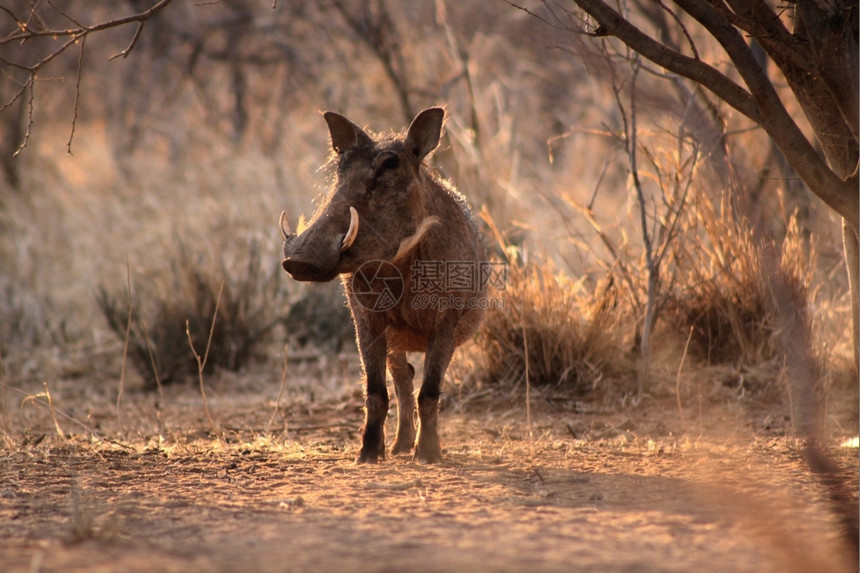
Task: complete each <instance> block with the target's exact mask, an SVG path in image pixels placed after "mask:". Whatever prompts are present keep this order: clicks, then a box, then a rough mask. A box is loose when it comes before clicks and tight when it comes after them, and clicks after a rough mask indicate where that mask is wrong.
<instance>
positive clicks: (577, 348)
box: [476, 260, 634, 396]
mask: <svg viewBox="0 0 860 573" xmlns="http://www.w3.org/2000/svg"><path fill="white" fill-rule="evenodd" d="M507 278H508V280H507V283H506V288H505V290H504V291H502V292H498V293H496V296H498V297H500V298H501V300H502V301H503V304H502V305H500V306H499V307H498V308H493V309H491V310H490V311H488V313H487V316H486V318H485V319H484V322H483V324H482V325H481V328H480V330H479V331H478V334H477V339H476V342H477V346H478V347H479V348H480V351H479V358H478V359H477V363H478V368H479V371H480V374H479V375H478V380H480V381H481V382H482V383H483V384H489V385H494V386H496V385H498V386H501V387H503V388H504V387H510V386H515V387H523V386H524V385H525V382H526V376H527V373H528V378H529V382H530V384H532V385H535V386H550V387H554V388H556V389H559V390H561V391H563V392H565V393H568V394H570V395H572V396H582V395H586V394H588V393H589V392H591V391H593V390H596V389H602V390H604V391H605V390H607V389H608V388H609V387H610V385H613V384H616V385H617V384H620V385H621V386H624V382H623V380H624V379H625V378H628V379H629V377H630V376H631V375H632V374H633V372H634V361H633V358H632V356H631V355H630V347H631V344H630V332H629V330H628V329H627V327H626V325H625V324H624V316H625V313H624V312H623V311H622V309H621V308H620V307H619V304H618V298H619V297H618V293H617V292H616V290H615V287H614V283H613V280H612V278H611V277H610V278H607V279H606V280H603V281H601V282H600V283H599V284H598V285H597V287H596V288H594V289H593V290H589V289H587V288H586V286H585V285H584V284H583V282H579V283H576V282H574V281H573V280H571V279H570V277H568V276H567V275H565V274H564V273H561V272H559V271H558V269H556V268H555V267H554V265H553V264H552V263H551V262H550V261H548V260H542V261H535V262H529V263H525V264H515V265H513V266H510V267H509V268H508V276H507ZM619 389H620V388H619V387H616V390H619Z"/></svg>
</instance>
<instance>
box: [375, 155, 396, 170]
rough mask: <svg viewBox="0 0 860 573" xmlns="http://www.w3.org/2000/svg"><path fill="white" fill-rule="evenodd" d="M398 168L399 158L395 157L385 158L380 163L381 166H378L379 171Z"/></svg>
mask: <svg viewBox="0 0 860 573" xmlns="http://www.w3.org/2000/svg"><path fill="white" fill-rule="evenodd" d="M398 167H400V158H399V157H397V156H396V155H389V156H388V157H386V158H385V161H383V162H382V165H380V166H379V171H380V172H382V171H385V170H386V169H397V168H398Z"/></svg>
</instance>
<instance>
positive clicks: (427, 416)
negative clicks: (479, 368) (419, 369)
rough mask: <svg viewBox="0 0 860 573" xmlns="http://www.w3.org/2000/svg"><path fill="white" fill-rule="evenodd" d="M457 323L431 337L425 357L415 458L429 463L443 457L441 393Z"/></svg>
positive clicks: (451, 354)
mask: <svg viewBox="0 0 860 573" xmlns="http://www.w3.org/2000/svg"><path fill="white" fill-rule="evenodd" d="M444 326H448V328H445V327H444ZM455 326H456V322H455V321H453V320H452V321H450V322H449V323H448V324H444V325H440V328H439V329H438V330H437V331H436V333H435V335H434V336H433V337H431V340H430V341H429V344H428V346H427V354H426V356H425V358H424V381H423V382H422V383H421V391H420V392H419V393H418V420H419V424H418V441H417V442H416V443H415V455H414V459H416V460H421V461H424V462H428V463H435V462H441V461H442V446H441V445H440V443H439V431H438V429H437V418H438V415H439V396H440V395H441V394H442V378H443V377H444V376H445V371H446V370H447V369H448V364H449V363H450V362H451V357H452V356H453V354H454V346H455V345H454V327H455Z"/></svg>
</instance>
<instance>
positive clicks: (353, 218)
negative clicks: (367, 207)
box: [340, 207, 358, 253]
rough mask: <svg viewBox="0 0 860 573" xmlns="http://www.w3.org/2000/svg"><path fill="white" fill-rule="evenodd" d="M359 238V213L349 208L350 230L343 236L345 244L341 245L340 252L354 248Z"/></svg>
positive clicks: (353, 208)
mask: <svg viewBox="0 0 860 573" xmlns="http://www.w3.org/2000/svg"><path fill="white" fill-rule="evenodd" d="M357 236H358V211H356V210H355V207H350V208H349V229H347V230H346V235H344V236H343V243H341V245H340V252H341V253H342V252H344V251H345V250H347V249H348V248H350V247H351V246H352V244H353V243H354V242H355V238H356V237H357Z"/></svg>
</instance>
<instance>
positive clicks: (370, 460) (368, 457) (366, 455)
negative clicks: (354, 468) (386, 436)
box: [355, 448, 385, 464]
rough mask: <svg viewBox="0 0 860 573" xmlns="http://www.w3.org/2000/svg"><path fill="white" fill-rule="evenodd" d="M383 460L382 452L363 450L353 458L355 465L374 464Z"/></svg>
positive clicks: (383, 453) (383, 454)
mask: <svg viewBox="0 0 860 573" xmlns="http://www.w3.org/2000/svg"><path fill="white" fill-rule="evenodd" d="M381 459H382V460H384V459H385V452H384V451H381V452H380V451H375V452H371V451H366V450H365V449H364V448H362V449H361V451H360V452H359V453H358V457H357V458H355V463H357V464H376V463H379V460H381Z"/></svg>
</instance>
